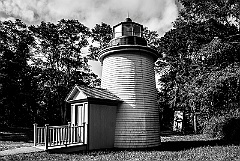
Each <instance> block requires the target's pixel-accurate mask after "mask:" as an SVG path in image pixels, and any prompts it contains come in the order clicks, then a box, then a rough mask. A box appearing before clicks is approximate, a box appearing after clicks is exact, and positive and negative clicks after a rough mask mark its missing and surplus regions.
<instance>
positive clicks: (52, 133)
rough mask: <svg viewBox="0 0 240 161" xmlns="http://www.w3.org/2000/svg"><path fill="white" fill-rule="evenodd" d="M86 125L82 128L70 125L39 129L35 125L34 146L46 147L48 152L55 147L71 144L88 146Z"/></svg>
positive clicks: (47, 126) (46, 126)
mask: <svg viewBox="0 0 240 161" xmlns="http://www.w3.org/2000/svg"><path fill="white" fill-rule="evenodd" d="M86 127H87V126H86V123H83V125H82V126H78V125H71V123H68V125H63V126H49V125H48V124H46V125H45V126H44V127H38V126H37V124H34V146H37V145H41V146H45V149H46V150H47V149H48V148H49V147H54V146H63V145H64V146H68V145H71V144H80V143H82V144H87V141H86V130H87V128H86Z"/></svg>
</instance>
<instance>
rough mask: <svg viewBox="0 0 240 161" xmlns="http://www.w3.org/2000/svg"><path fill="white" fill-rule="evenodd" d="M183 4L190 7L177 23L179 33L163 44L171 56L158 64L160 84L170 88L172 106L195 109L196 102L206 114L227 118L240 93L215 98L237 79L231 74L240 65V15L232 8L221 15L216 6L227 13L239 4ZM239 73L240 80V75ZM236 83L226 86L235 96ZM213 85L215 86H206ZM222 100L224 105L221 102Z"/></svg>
mask: <svg viewBox="0 0 240 161" xmlns="http://www.w3.org/2000/svg"><path fill="white" fill-rule="evenodd" d="M181 2H182V4H183V5H184V8H183V9H182V10H181V11H180V15H179V17H178V19H177V20H176V21H175V22H174V27H175V28H174V29H172V30H170V31H169V32H167V33H166V34H165V35H164V37H162V38H160V40H159V41H158V51H159V52H160V53H163V55H165V56H164V57H163V58H162V59H161V60H160V61H158V62H157V68H158V70H159V72H160V73H161V74H162V77H161V80H160V81H162V82H163V83H162V84H163V85H164V87H165V89H164V91H163V92H165V94H163V95H165V96H169V95H170V96H171V97H166V98H167V99H166V102H168V103H167V104H168V105H169V106H168V107H174V108H175V109H182V110H191V109H190V108H189V107H190V105H189V102H192V100H193V102H195V104H196V105H197V106H198V107H199V108H200V109H201V110H202V112H206V111H207V113H208V114H209V117H210V116H213V115H216V114H217V113H218V114H220V113H225V112H226V111H227V110H225V109H226V108H225V107H227V105H226V104H229V99H231V100H232V101H233V100H234V101H233V102H235V103H233V102H232V103H233V104H235V105H236V102H237V101H236V99H233V97H234V98H235V97H237V96H239V94H238V93H239V91H235V92H234V93H235V94H234V96H233V97H232V98H230V95H228V97H227V96H221V97H219V96H214V98H215V99H213V98H212V97H213V95H214V94H217V93H218V92H217V91H219V90H220V88H218V87H220V86H222V85H221V84H222V82H225V83H226V82H228V81H229V80H232V79H233V78H231V76H230V75H232V74H227V71H228V70H226V69H232V68H231V66H235V65H233V64H235V63H237V62H239V60H240V59H239V54H238V53H239V49H240V48H239V42H240V40H239V29H238V26H239V25H238V24H237V23H233V22H238V17H237V16H236V15H237V14H236V13H237V12H238V11H239V10H234V11H230V10H229V9H226V11H224V12H226V13H227V14H225V13H224V14H223V15H217V14H215V13H217V12H215V11H214V10H213V9H211V7H215V8H214V9H216V8H218V9H219V8H221V7H224V5H225V7H226V8H229V7H227V6H232V7H233V6H234V7H238V8H239V6H238V5H239V3H238V2H237V1H231V2H230V1H219V3H218V2H217V1H214V0H212V1H208V2H206V1H194V0H192V1H185V0H182V1H181ZM225 3H226V4H225ZM220 4H222V5H223V4H224V5H223V6H222V5H220ZM230 4H231V5H230ZM230 15H232V16H233V15H235V17H236V18H235V19H233V20H231V21H229V20H230V19H229V17H230ZM164 71H165V72H164ZM166 71H167V72H166ZM233 71H235V74H236V75H238V74H237V71H236V70H233ZM219 73H222V75H223V76H224V79H223V78H221V81H220V79H218V78H217V76H219ZM224 73H225V75H224ZM200 78H201V79H200ZM209 79H210V80H211V81H213V82H215V85H213V83H211V82H209ZM227 80H228V81H227ZM234 80H235V81H234V82H235V83H234V82H232V81H230V82H232V83H230V84H231V85H230V84H229V83H227V84H228V86H225V89H224V90H227V91H232V87H233V86H234V87H237V86H236V82H237V77H235V78H234ZM209 84H212V86H206V85H209ZM234 84H235V85H234ZM216 86H217V88H216ZM227 87H229V88H227ZM230 87H231V88H230ZM210 89H211V90H210ZM237 89H238V88H237ZM220 91H223V90H222V89H221V90H220ZM228 93H229V92H228ZM216 98H218V99H216ZM190 100H191V101H190ZM217 100H223V101H222V102H221V103H217V102H216V101H217ZM227 102H228V103H227ZM229 107H230V106H229ZM235 107H236V106H235ZM224 110H225V111H224ZM213 111H214V112H213Z"/></svg>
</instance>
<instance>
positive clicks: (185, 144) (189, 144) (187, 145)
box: [80, 140, 240, 155]
mask: <svg viewBox="0 0 240 161" xmlns="http://www.w3.org/2000/svg"><path fill="white" fill-rule="evenodd" d="M227 145H240V144H239V142H235V143H233V142H226V141H223V140H207V141H169V142H162V143H161V145H160V146H159V147H155V148H141V149H121V148H114V149H105V150H92V151H87V152H86V151H85V152H84V151H83V152H80V153H82V154H90V155H98V154H109V153H115V152H122V151H126V152H133V151H135V152H137V151H142V152H149V151H183V150H188V149H192V148H198V147H205V146H212V147H213V146H227Z"/></svg>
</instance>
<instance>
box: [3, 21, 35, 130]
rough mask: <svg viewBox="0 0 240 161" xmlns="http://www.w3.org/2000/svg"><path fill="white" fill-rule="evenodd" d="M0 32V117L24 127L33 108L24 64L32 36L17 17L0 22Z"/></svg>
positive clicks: (28, 77) (8, 124)
mask: <svg viewBox="0 0 240 161" xmlns="http://www.w3.org/2000/svg"><path fill="white" fill-rule="evenodd" d="M0 35H1V36H0V107H1V109H0V111H1V112H0V120H1V122H2V123H3V124H4V125H7V126H27V125H28V123H29V121H30V120H31V118H32V116H33V115H34V113H33V112H32V111H33V110H35V108H36V107H34V105H33V100H31V98H34V95H32V93H31V91H29V90H28V88H29V86H31V85H33V82H32V78H31V70H30V68H29V66H28V63H27V61H28V60H29V58H30V48H31V46H32V45H33V43H34V39H33V36H32V34H31V32H30V31H29V30H28V29H27V26H26V25H25V24H24V23H23V22H21V21H20V20H16V21H15V22H12V21H4V22H0ZM22 116H25V117H22Z"/></svg>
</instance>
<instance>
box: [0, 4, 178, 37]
mask: <svg viewBox="0 0 240 161" xmlns="http://www.w3.org/2000/svg"><path fill="white" fill-rule="evenodd" d="M175 1H176V0H0V12H3V13H4V14H5V15H7V17H6V16H1V14H0V19H1V18H2V19H6V18H8V17H15V18H20V19H22V20H23V21H25V22H26V23H29V24H37V23H39V22H40V21H50V22H57V21H58V20H60V19H63V18H64V19H78V20H79V21H80V22H82V23H83V24H84V25H86V26H88V27H90V28H92V27H94V26H95V24H97V23H101V22H105V23H108V24H110V25H115V24H117V23H118V22H120V21H123V20H124V19H125V18H126V17H127V15H128V13H129V15H130V17H131V19H132V20H133V21H136V22H138V23H141V24H143V25H144V26H147V27H148V28H149V29H150V30H157V31H158V33H159V34H160V35H162V34H163V33H164V32H166V31H167V30H169V29H170V28H171V27H172V22H173V21H174V20H175V19H176V17H177V15H178V7H177V6H178V5H177V4H176V2H175Z"/></svg>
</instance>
